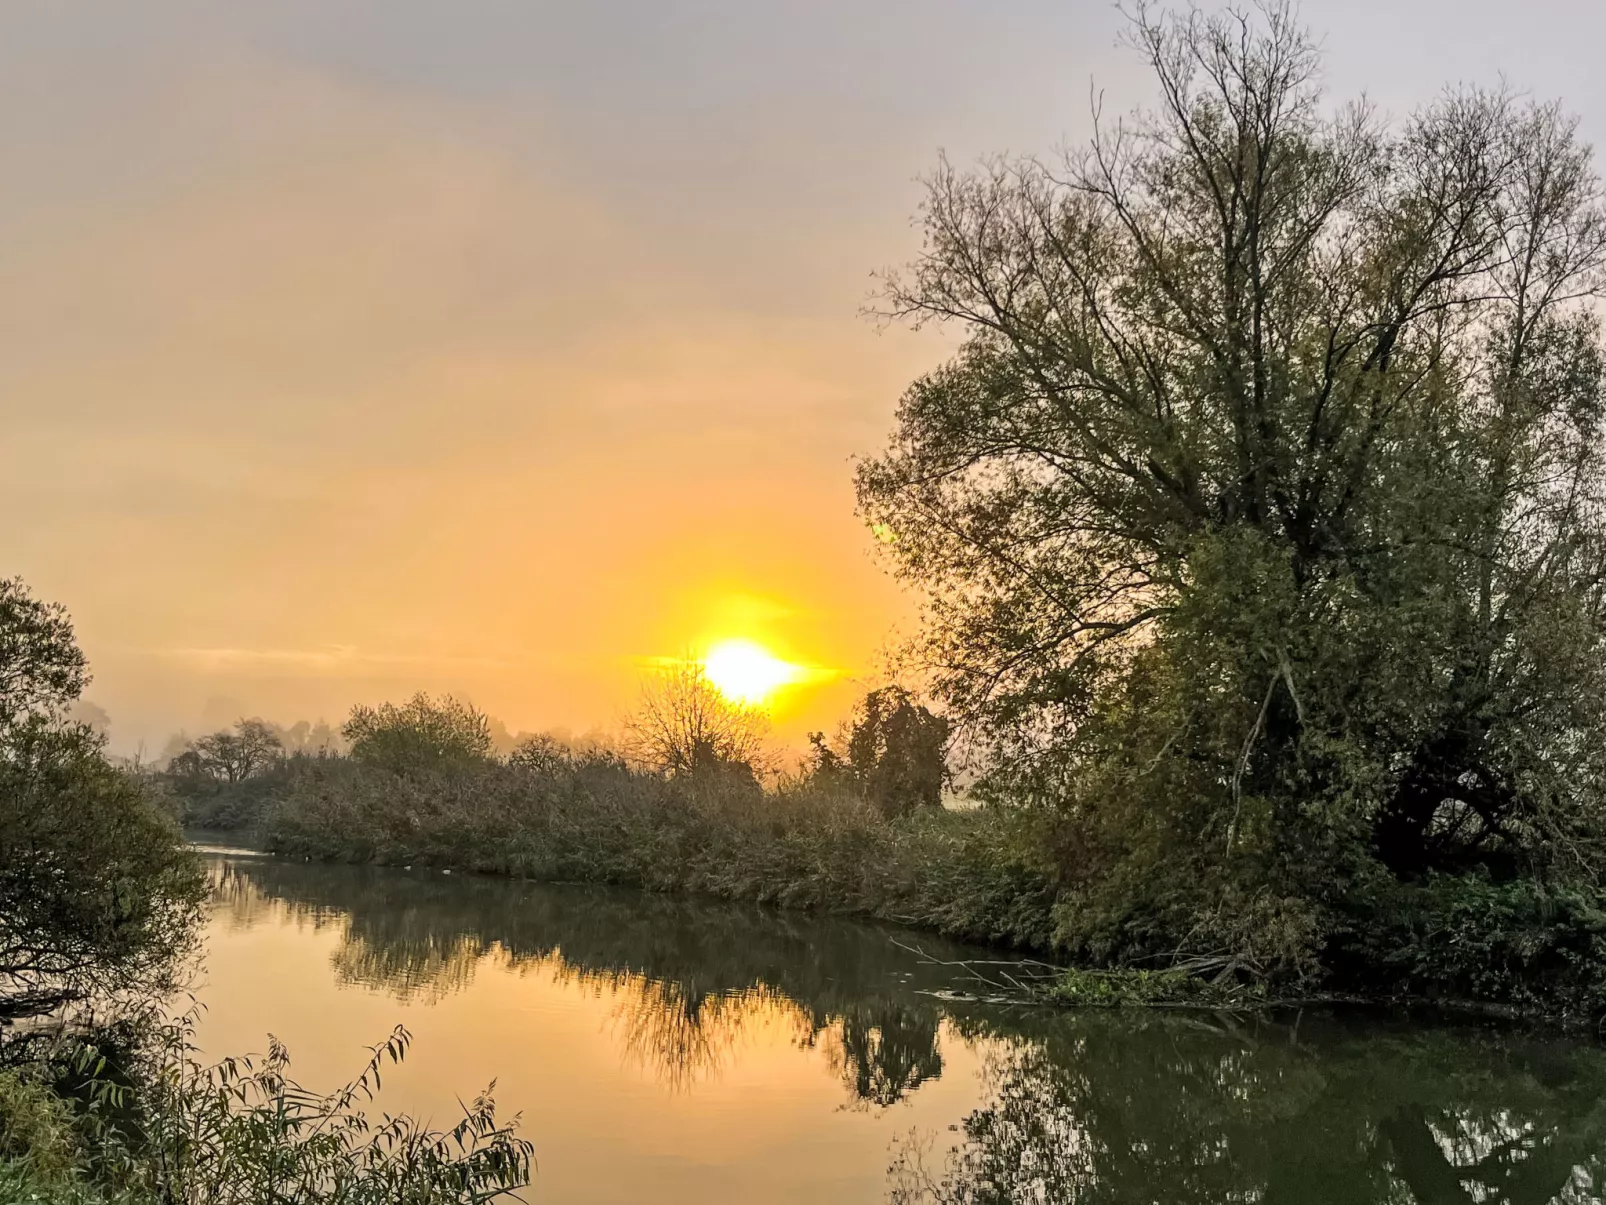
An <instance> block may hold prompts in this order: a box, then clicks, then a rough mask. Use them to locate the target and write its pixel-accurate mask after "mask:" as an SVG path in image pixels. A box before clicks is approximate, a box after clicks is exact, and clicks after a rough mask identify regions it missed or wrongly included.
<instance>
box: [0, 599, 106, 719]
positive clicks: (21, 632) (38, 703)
mask: <svg viewBox="0 0 1606 1205" xmlns="http://www.w3.org/2000/svg"><path fill="white" fill-rule="evenodd" d="M88 682H89V666H88V663H87V662H86V661H85V660H84V654H83V653H82V652H81V651H80V650H79V648H78V644H77V641H76V640H75V639H74V637H73V629H72V620H71V619H69V618H68V616H67V610H66V608H65V607H63V606H62V605H61V604H60V603H47V602H42V601H40V600H39V599H37V598H35V597H34V596H33V594H32V593H31V592H30V591H29V590H28V587H27V586H26V585H25V584H24V583H23V580H22V579H21V578H20V577H12V578H0V729H3V728H9V727H10V726H11V725H12V724H15V723H17V722H18V721H20V720H22V719H25V718H27V717H29V716H39V715H46V716H52V717H60V716H61V715H62V714H63V713H64V712H65V711H66V709H67V708H68V707H70V706H71V705H72V704H73V703H74V702H76V701H77V699H78V696H79V695H80V694H82V693H83V689H84V687H85V686H86V685H87V684H88Z"/></svg>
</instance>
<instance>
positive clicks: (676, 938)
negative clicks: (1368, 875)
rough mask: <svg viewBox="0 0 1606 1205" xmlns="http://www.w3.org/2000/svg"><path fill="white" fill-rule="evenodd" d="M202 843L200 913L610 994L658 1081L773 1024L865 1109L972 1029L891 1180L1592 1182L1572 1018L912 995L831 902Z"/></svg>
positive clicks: (1596, 1108)
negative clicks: (947, 1085) (921, 1132)
mask: <svg viewBox="0 0 1606 1205" xmlns="http://www.w3.org/2000/svg"><path fill="white" fill-rule="evenodd" d="M216 867H217V870H216V877H215V882H216V890H217V904H218V912H217V915H218V917H219V921H220V923H223V924H233V925H251V924H255V923H257V922H258V921H260V920H262V919H264V918H265V917H267V916H269V915H270V914H271V915H278V916H283V915H285V914H288V915H289V916H290V917H291V918H292V919H294V920H295V921H296V922H297V923H304V924H310V925H314V926H320V927H324V926H330V925H337V926H339V927H340V934H341V941H340V945H339V948H338V951H337V953H336V955H335V960H334V970H335V972H336V974H337V975H339V976H340V977H341V978H342V979H344V980H346V981H350V982H359V983H363V984H367V985H370V986H373V987H377V988H380V989H382V990H385V991H388V992H391V993H393V994H395V995H396V996H398V997H401V998H422V999H433V998H438V997H440V996H443V995H445V994H449V993H452V992H456V991H460V990H462V989H463V988H465V987H466V986H468V985H469V984H470V983H471V981H472V979H473V977H474V975H475V973H476V971H477V970H478V969H479V968H481V967H484V966H486V965H487V963H495V964H497V965H505V966H507V967H509V968H511V969H513V970H514V971H516V972H518V973H526V974H528V973H541V974H546V975H551V976H554V977H556V978H558V979H559V980H561V981H568V982H573V983H576V984H578V985H580V986H581V987H584V988H587V989H589V990H593V991H597V992H606V993H609V994H610V995H611V996H612V997H613V998H614V999H615V1001H616V1008H615V1012H614V1016H615V1019H616V1022H617V1024H618V1025H619V1032H620V1045H621V1048H622V1049H623V1050H624V1051H625V1052H626V1054H627V1057H629V1058H631V1059H632V1060H635V1061H637V1062H639V1063H641V1064H642V1065H644V1066H646V1067H648V1068H650V1069H651V1070H652V1071H653V1072H654V1074H656V1075H657V1076H658V1077H659V1078H660V1079H661V1080H662V1081H663V1082H664V1083H666V1084H668V1085H669V1086H671V1087H673V1088H676V1089H684V1088H689V1087H691V1086H692V1085H695V1084H696V1083H699V1082H702V1081H705V1080H707V1079H709V1078H712V1077H715V1076H718V1075H720V1074H721V1073H722V1071H723V1070H724V1069H725V1068H726V1067H727V1066H729V1065H730V1061H731V1060H732V1059H733V1058H734V1057H736V1052H737V1051H738V1049H739V1046H740V1043H741V1041H742V1037H743V1034H744V1032H746V1031H747V1029H748V1027H750V1026H756V1025H768V1026H774V1025H780V1026H783V1027H785V1028H788V1029H789V1030H790V1031H791V1033H792V1035H793V1040H794V1041H795V1042H796V1043H797V1044H798V1045H799V1046H802V1047H813V1046H816V1045H818V1046H821V1047H823V1049H824V1052H825V1054H826V1058H827V1062H828V1063H829V1065H830V1066H831V1067H832V1068H833V1070H834V1072H835V1073H836V1075H837V1076H838V1077H839V1078H840V1080H841V1082H842V1084H843V1087H844V1090H845V1092H846V1095H847V1099H848V1101H849V1103H850V1104H851V1105H852V1106H853V1107H856V1108H865V1109H877V1110H878V1109H885V1108H888V1107H890V1106H892V1105H895V1104H897V1103H898V1102H899V1101H901V1100H903V1099H905V1098H907V1097H908V1096H909V1095H910V1094H911V1093H914V1092H916V1091H918V1090H919V1089H920V1087H921V1085H922V1084H925V1083H926V1082H928V1081H930V1080H933V1079H936V1078H937V1077H938V1076H940V1075H941V1074H942V1071H943V1045H944V1043H945V1042H969V1043H972V1044H974V1045H975V1046H976V1047H977V1048H978V1049H980V1050H982V1051H984V1052H985V1060H984V1066H985V1070H984V1073H983V1079H984V1083H983V1085H982V1087H983V1090H984V1091H983V1099H984V1103H983V1104H982V1105H981V1107H979V1108H977V1109H976V1110H975V1111H974V1112H972V1113H971V1114H970V1115H969V1116H968V1117H966V1118H964V1119H963V1122H962V1124H961V1125H959V1126H958V1127H956V1130H957V1133H955V1134H947V1133H942V1134H930V1135H925V1136H921V1137H917V1139H916V1140H914V1141H911V1142H908V1143H905V1144H902V1145H901V1146H900V1149H899V1150H898V1151H897V1153H896V1157H895V1160H894V1165H893V1170H892V1176H891V1183H890V1189H889V1191H890V1197H891V1200H892V1202H893V1203H894V1205H917V1203H922V1205H924V1203H930V1205H993V1203H998V1205H1002V1203H1005V1202H1008V1203H1010V1205H1014V1203H1016V1202H1042V1203H1044V1205H1059V1203H1067V1205H1082V1203H1088V1205H1092V1203H1100V1202H1109V1203H1111V1205H1115V1203H1127V1202H1130V1203H1132V1205H1137V1203H1139V1202H1143V1203H1149V1202H1157V1201H1161V1202H1167V1203H1171V1202H1176V1203H1195V1202H1196V1203H1199V1205H1204V1203H1206V1202H1209V1203H1211V1205H1215V1203H1217V1202H1234V1201H1243V1202H1251V1201H1252V1202H1258V1203H1261V1205H1296V1203H1298V1205H1306V1203H1309V1205H1395V1203H1399V1205H1406V1203H1415V1205H1546V1203H1549V1202H1560V1203H1562V1205H1572V1203H1575V1202H1585V1201H1596V1200H1601V1199H1602V1191H1603V1189H1606V1163H1603V1159H1602V1154H1603V1143H1606V1104H1603V1101H1606V1094H1603V1091H1602V1089H1603V1088H1606V1053H1603V1052H1602V1051H1601V1050H1600V1049H1598V1048H1596V1047H1595V1046H1593V1045H1590V1044H1585V1043H1576V1042H1567V1041H1559V1040H1544V1039H1541V1038H1539V1037H1536V1036H1531V1035H1527V1036H1525V1035H1523V1034H1521V1033H1516V1032H1512V1031H1509V1030H1508V1031H1501V1030H1498V1029H1494V1028H1483V1029H1474V1028H1468V1027H1460V1028H1445V1027H1432V1026H1425V1025H1416V1026H1412V1025H1404V1024H1399V1023H1394V1022H1389V1021H1386V1020H1380V1019H1377V1018H1370V1019H1368V1018H1359V1017H1329V1016H1317V1017H1311V1016H1307V1017H1304V1018H1303V1019H1298V1020H1294V1019H1290V1020H1286V1021H1259V1022H1249V1021H1233V1020H1230V1019H1221V1018H1214V1017H1210V1016H1207V1015H1203V1014H1199V1015H1175V1014H1153V1013H1137V1012H1112V1013H1098V1012H1092V1013H1089V1012H1083V1013H1048V1012H1043V1011H1036V1010H1026V1009H1005V1008H996V1007H988V1006H985V1005H980V1004H965V1003H958V1002H954V1001H952V1000H940V999H938V998H937V997H934V996H932V995H928V994H923V993H922V991H921V989H923V988H927V989H929V988H937V987H945V986H953V984H952V983H951V982H948V977H949V976H950V975H951V973H952V972H951V971H950V970H947V969H944V968H942V967H939V966H935V965H933V964H932V963H930V962H929V961H922V959H921V958H920V957H919V956H918V955H916V954H914V953H912V952H910V951H909V950H908V949H905V948H904V947H902V946H901V945H899V944H898V943H897V942H896V941H894V939H893V936H892V935H891V934H889V933H887V932H884V931H882V930H879V929H876V928H873V927H869V926H863V925H856V924H850V923H846V922H841V921H836V920H831V919H823V918H810V917H799V916H796V915H788V914H779V913H771V912H766V911H763V910H760V909H756V908H744V907H731V906H726V905H721V904H715V903H708V902H701V901H684V900H672V899H665V898H662V897H654V896H643V895H638V894H635V893H625V892H615V891H608V890H600V889H590V888H576V887H563V888H557V887H542V886H535V885H530V884H520V883H512V882H507V881H503V880H495V879H483V878H474V877H467V876H454V877H451V878H446V877H444V876H440V875H433V874H426V873H422V872H419V873H413V874H405V873H402V872H398V871H383V870H372V869H359V868H349V867H322V866H310V865H304V864H298V863H284V862H276V861H271V860H266V859H240V860H227V859H220V860H219V861H218V862H217V863H216ZM927 948H928V949H929V950H930V951H931V952H932V953H933V954H936V955H938V956H939V957H942V958H952V957H956V956H959V954H960V953H961V952H959V951H956V950H954V949H953V948H952V947H947V946H944V945H942V944H941V943H937V942H928V943H927ZM955 1139H957V1146H955V1147H954V1148H953V1149H952V1150H949V1149H947V1148H948V1143H949V1142H950V1141H951V1140H955ZM1597 1186H1601V1187H1597Z"/></svg>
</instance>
